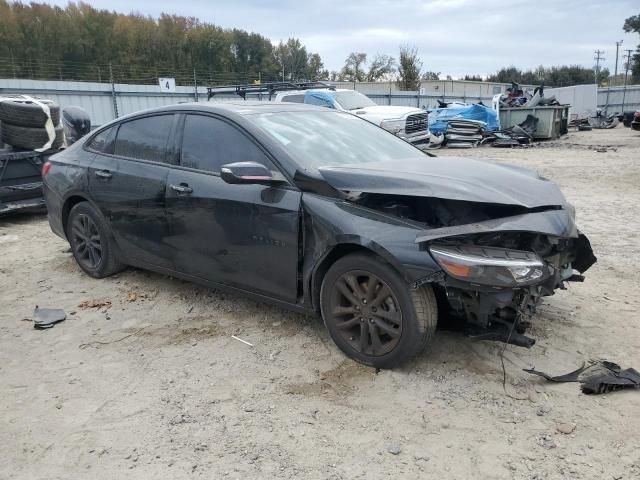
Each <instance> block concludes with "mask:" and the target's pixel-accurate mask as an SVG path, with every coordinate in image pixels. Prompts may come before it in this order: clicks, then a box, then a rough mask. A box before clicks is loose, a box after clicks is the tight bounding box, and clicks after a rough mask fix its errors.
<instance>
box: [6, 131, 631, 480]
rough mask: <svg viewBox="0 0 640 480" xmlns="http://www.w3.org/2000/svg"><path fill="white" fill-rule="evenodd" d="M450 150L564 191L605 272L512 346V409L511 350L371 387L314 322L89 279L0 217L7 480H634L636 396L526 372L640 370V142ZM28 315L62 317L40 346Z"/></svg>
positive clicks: (608, 137)
mask: <svg viewBox="0 0 640 480" xmlns="http://www.w3.org/2000/svg"><path fill="white" fill-rule="evenodd" d="M596 146H599V147H602V146H605V148H606V151H595V150H594V148H595V147H596ZM440 154H441V155H442V156H443V157H446V156H447V155H454V154H455V155H473V156H479V157H484V158H495V159H497V160H498V161H507V162H511V163H515V164H518V165H523V166H527V167H531V168H534V169H537V170H538V171H540V173H541V174H543V175H544V176H546V177H549V178H551V179H553V180H555V181H556V182H558V183H559V184H560V186H561V187H562V188H563V190H564V192H565V194H566V196H567V197H568V199H569V200H570V201H571V202H572V203H573V204H574V205H575V206H576V209H577V212H578V221H579V225H580V227H581V228H582V230H583V231H584V232H585V233H587V235H588V236H589V237H590V239H591V241H592V244H593V248H594V251H595V253H596V255H597V256H598V257H599V262H598V263H597V264H596V265H595V266H594V267H593V268H592V269H591V270H590V271H589V272H588V276H587V280H586V282H585V283H584V284H575V283H574V284H572V285H571V287H570V288H569V289H568V290H567V291H563V292H560V293H559V294H558V295H556V296H554V297H550V298H548V299H547V301H546V302H545V304H544V306H543V308H542V310H541V312H540V315H539V316H538V317H537V322H536V323H535V326H534V328H533V331H532V333H531V334H532V336H534V337H535V338H536V339H537V341H538V342H537V344H536V345H535V346H534V347H533V348H532V349H531V350H526V349H523V348H518V347H514V346H510V347H509V348H508V349H507V351H506V353H505V364H506V371H507V392H508V395H507V394H505V392H504V391H503V388H502V369H501V366H500V359H499V352H500V348H501V346H500V344H496V343H491V342H472V341H470V340H469V339H467V338H465V337H463V336H462V335H461V334H458V333H453V332H439V333H438V335H437V336H436V339H435V342H434V345H433V347H432V348H431V349H430V350H429V351H428V352H425V353H424V354H423V355H421V356H420V357H419V358H417V359H416V360H415V361H413V362H412V363H410V364H409V365H406V366H405V367H404V368H402V369H398V370H395V371H381V372H379V373H376V372H375V371H374V370H371V369H369V368H366V367H363V366H360V365H358V364H356V363H354V362H352V361H350V360H347V359H346V358H345V357H344V356H343V355H342V354H341V353H340V352H339V351H338V350H337V348H336V347H335V346H334V345H333V344H332V342H331V340H330V338H329V337H328V335H327V333H326V331H325V330H324V328H323V327H322V325H321V323H319V322H318V321H317V320H316V319H314V318H306V317H303V316H300V315H296V314H291V313H289V312H286V311H283V310H281V309H278V308H274V307H271V306H265V305H263V304H257V303H255V302H252V301H249V300H246V299H244V298H240V297H236V296H232V295H228V294H223V293H219V292H216V291H211V290H208V289H206V288H201V287H198V286H195V285H193V284H190V283H187V282H183V281H179V280H175V279H171V278H167V277H164V276H161V275H156V274H153V273H147V272H144V271H139V270H133V269H129V270H126V271H124V272H122V273H121V274H119V275H117V276H115V277H112V278H109V279H106V280H93V279H91V278H89V277H87V276H86V275H84V274H82V273H81V272H80V270H79V269H78V267H76V265H75V263H74V261H73V259H72V258H71V255H70V254H69V253H68V251H67V249H68V245H67V244H66V243H65V242H64V241H62V240H61V239H59V238H58V237H56V236H54V235H53V234H52V233H51V232H50V230H49V227H48V224H47V222H46V218H45V217H44V216H41V215H40V216H20V217H13V218H10V219H3V220H0V251H1V252H2V255H1V256H0V292H1V294H0V298H1V301H0V411H1V417H0V458H2V462H1V463H0V478H3V479H4V478H7V479H8V478H12V479H14V478H21V479H23V478H24V479H26V478H29V479H36V478H41V479H57V478H60V479H63V478H64V479H69V478H82V479H85V478H96V479H113V478H128V479H149V478H173V479H180V478H197V477H202V478H292V479H293V478H296V479H298V478H310V479H316V478H317V479H327V478H331V479H342V478H344V479H347V478H349V479H351V478H362V479H364V478H367V479H373V478H447V479H466V478H497V479H501V478H505V479H506V478H516V479H520V478H522V479H542V478H563V479H566V478H576V479H592V478H593V479H599V480H600V479H622V478H624V479H629V478H639V477H640V435H639V434H638V432H639V431H640V416H639V415H638V413H639V412H640V391H627V392H618V393H613V394H609V395H604V396H586V395H583V394H581V393H580V389H579V387H578V385H577V384H548V383H545V382H544V380H542V379H538V378H536V377H531V376H529V375H527V374H526V373H524V372H522V368H528V367H531V366H535V367H537V368H538V369H542V370H547V371H550V372H554V373H565V372H567V371H570V370H573V369H574V368H576V367H577V366H579V365H580V364H581V363H582V361H583V360H588V359H590V358H606V359H609V360H612V361H616V362H619V363H621V364H622V365H623V366H634V367H635V368H637V369H640V334H639V333H638V330H637V328H638V315H639V312H640V300H639V298H638V297H639V294H640V274H639V273H638V271H637V269H638V268H639V266H640V242H639V241H638V230H639V227H640V133H638V132H633V131H630V130H629V129H626V128H622V126H620V127H619V128H617V129H615V130H613V131H593V132H578V133H571V134H570V135H569V136H568V137H566V138H564V139H562V140H560V141H557V142H549V143H543V144H541V145H540V146H538V147H535V148H528V149H517V150H501V149H496V148H479V149H474V150H472V151H468V150H467V151H453V150H450V151H441V152H440ZM443 161H446V158H443ZM87 300H90V301H96V300H97V301H108V302H111V304H110V305H111V306H110V307H109V308H107V306H103V307H99V308H95V307H94V308H84V309H83V308H82V307H80V306H79V305H80V304H81V303H82V302H84V301H87ZM36 304H38V305H40V306H42V307H59V308H64V309H65V310H66V311H67V313H68V314H69V315H68V319H67V321H65V322H63V323H61V324H59V325H57V326H56V327H55V328H53V329H51V330H46V331H37V330H34V329H33V328H32V324H31V322H30V321H28V319H29V318H31V316H32V312H33V307H34V306H35V305H36ZM231 335H237V336H238V337H240V338H242V339H245V340H247V341H249V342H251V343H252V344H254V347H249V346H247V345H245V344H243V343H241V342H239V341H237V340H235V339H233V338H231ZM574 427H575V429H574ZM561 430H564V431H565V432H571V433H562V432H561ZM571 430H573V431H571Z"/></svg>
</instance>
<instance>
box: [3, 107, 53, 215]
mask: <svg viewBox="0 0 640 480" xmlns="http://www.w3.org/2000/svg"><path fill="white" fill-rule="evenodd" d="M45 110H46V111H45ZM47 120H49V121H50V123H51V128H52V131H53V134H54V138H53V139H52V140H51V141H50V138H49V133H48V131H47V129H46V128H45V124H46V122H47ZM5 145H6V146H5ZM61 145H62V127H61V126H60V107H59V106H58V105H56V104H55V103H54V102H52V101H51V100H47V99H35V98H32V97H24V96H22V95H14V96H7V97H3V98H2V99H1V100H0V215H4V214H8V213H14V212H18V211H20V212H24V211H31V210H42V209H43V208H44V206H45V205H44V198H43V197H42V178H41V175H40V170H41V168H42V165H44V163H45V162H46V161H47V159H48V158H49V156H50V155H51V154H53V153H55V152H56V151H57V150H58V149H59V147H60V146H61ZM43 147H44V148H43Z"/></svg>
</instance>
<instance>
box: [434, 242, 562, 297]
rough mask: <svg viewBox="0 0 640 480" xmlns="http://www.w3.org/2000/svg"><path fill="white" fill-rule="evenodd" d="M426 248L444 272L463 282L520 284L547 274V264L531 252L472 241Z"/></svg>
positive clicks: (528, 282) (531, 282)
mask: <svg viewBox="0 0 640 480" xmlns="http://www.w3.org/2000/svg"><path fill="white" fill-rule="evenodd" d="M429 250H430V252H431V255H432V256H433V258H434V259H435V260H436V262H438V264H439V265H440V266H441V267H442V269H443V270H444V271H445V272H447V273H448V274H449V275H451V276H452V277H453V278H456V279H458V280H464V281H466V282H471V283H476V284H480V285H490V286H495V287H519V286H526V285H531V284H533V283H536V282H539V281H541V280H544V279H545V278H546V277H548V276H549V270H548V267H547V266H546V264H545V263H544V262H543V261H542V259H541V258H540V257H539V256H538V255H536V254H535V253H533V252H525V251H521V250H508V249H504V248H493V247H478V246H473V245H460V246H450V245H446V246H445V245H432V246H431V247H430V248H429Z"/></svg>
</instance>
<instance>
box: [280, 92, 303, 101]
mask: <svg viewBox="0 0 640 480" xmlns="http://www.w3.org/2000/svg"><path fill="white" fill-rule="evenodd" d="M282 101H283V102H291V103H304V93H301V94H297V95H285V96H284V97H282Z"/></svg>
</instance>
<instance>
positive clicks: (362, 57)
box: [340, 52, 367, 82]
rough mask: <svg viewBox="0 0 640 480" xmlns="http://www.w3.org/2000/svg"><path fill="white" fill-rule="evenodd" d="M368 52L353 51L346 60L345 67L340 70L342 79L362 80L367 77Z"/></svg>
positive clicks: (349, 80)
mask: <svg viewBox="0 0 640 480" xmlns="http://www.w3.org/2000/svg"><path fill="white" fill-rule="evenodd" d="M366 64H367V54H366V53H358V52H351V53H350V54H349V56H348V57H347V58H346V59H345V61H344V67H342V70H341V71H340V80H344V81H347V82H362V81H364V80H365V79H366V72H365V65H366Z"/></svg>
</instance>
